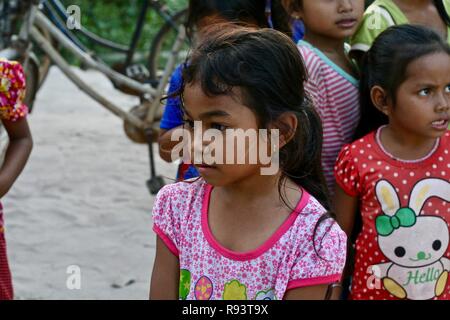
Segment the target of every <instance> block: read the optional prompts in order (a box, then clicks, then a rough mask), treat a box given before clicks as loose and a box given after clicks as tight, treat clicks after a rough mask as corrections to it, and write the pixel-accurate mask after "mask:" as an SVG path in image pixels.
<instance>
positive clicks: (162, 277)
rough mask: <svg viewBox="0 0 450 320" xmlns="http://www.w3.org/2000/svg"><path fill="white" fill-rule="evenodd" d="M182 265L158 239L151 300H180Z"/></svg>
mask: <svg viewBox="0 0 450 320" xmlns="http://www.w3.org/2000/svg"><path fill="white" fill-rule="evenodd" d="M179 278H180V264H179V261H178V258H177V257H176V256H174V254H173V253H172V252H170V250H169V249H168V248H167V246H166V245H165V244H164V242H163V241H162V240H161V239H160V238H159V237H157V240H156V257H155V264H154V265H153V272H152V280H151V285H150V299H151V300H178V292H179Z"/></svg>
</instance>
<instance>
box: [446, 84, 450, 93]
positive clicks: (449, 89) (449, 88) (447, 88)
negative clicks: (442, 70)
mask: <svg viewBox="0 0 450 320" xmlns="http://www.w3.org/2000/svg"><path fill="white" fill-rule="evenodd" d="M445 92H446V93H450V84H449V85H448V86H447V87H446V88H445Z"/></svg>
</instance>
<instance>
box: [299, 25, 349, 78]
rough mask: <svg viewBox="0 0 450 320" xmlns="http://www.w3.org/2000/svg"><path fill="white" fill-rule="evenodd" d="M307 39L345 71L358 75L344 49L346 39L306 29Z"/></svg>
mask: <svg viewBox="0 0 450 320" xmlns="http://www.w3.org/2000/svg"><path fill="white" fill-rule="evenodd" d="M305 41H307V42H309V43H310V44H312V45H313V46H314V47H316V48H317V49H319V50H320V51H322V53H323V54H325V55H326V56H327V58H328V59H330V60H331V61H333V62H334V63H335V64H336V65H338V66H339V67H341V68H342V69H343V70H344V71H345V72H347V73H348V74H350V75H352V76H356V74H355V72H354V70H353V68H352V65H351V63H350V60H349V58H348V57H347V54H346V53H345V50H344V44H345V40H344V39H335V38H330V37H326V36H323V35H319V34H315V33H312V32H308V31H306V34H305Z"/></svg>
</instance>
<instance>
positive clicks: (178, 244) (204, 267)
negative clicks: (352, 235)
mask: <svg viewBox="0 0 450 320" xmlns="http://www.w3.org/2000/svg"><path fill="white" fill-rule="evenodd" d="M212 189H213V187H212V186H211V185H208V184H207V183H206V182H205V181H204V180H203V179H199V180H197V181H195V182H179V183H176V184H171V185H167V186H165V187H164V188H163V189H161V191H160V192H159V193H158V195H157V197H156V201H155V204H154V208H153V220H154V226H153V230H154V231H155V232H156V234H157V235H158V236H159V237H160V239H161V240H162V241H163V242H164V243H165V244H166V245H167V247H168V248H169V250H170V251H171V252H172V253H173V254H174V255H176V256H177V257H178V259H179V263H180V269H181V270H180V282H179V298H180V299H189V300H193V299H196V300H210V299H212V300H219V299H223V300H252V299H254V300H275V299H279V300H280V299H283V297H284V295H285V293H286V291H288V290H290V289H294V288H300V287H306V286H313V285H320V284H329V283H334V282H337V281H340V279H341V275H342V271H343V268H344V264H345V257H346V236H345V234H344V232H343V231H342V230H341V229H340V228H339V226H338V225H337V224H336V223H335V222H334V221H333V220H331V219H328V220H325V221H324V222H322V223H321V224H320V225H319V227H318V228H317V231H316V236H315V248H314V246H313V240H312V238H313V233H314V228H315V226H316V224H317V222H318V219H319V218H320V217H321V216H322V215H323V214H324V213H325V209H324V208H323V207H322V206H321V205H320V203H319V202H318V201H317V200H316V199H314V198H313V197H312V196H310V195H309V194H308V193H307V192H306V191H303V196H302V198H301V199H300V201H299V203H298V204H297V206H296V208H295V210H294V211H293V212H292V214H291V215H290V216H289V218H288V219H287V220H286V221H285V222H284V223H283V225H282V226H281V227H280V228H279V229H278V230H277V231H276V232H275V233H274V234H273V235H272V236H271V237H270V238H269V239H268V240H267V241H266V242H265V243H264V244H263V245H262V246H261V247H259V248H258V249H256V250H254V251H251V252H246V253H240V252H233V251H231V250H229V249H227V248H225V247H223V246H222V245H221V244H220V243H218V242H217V240H216V239H215V238H214V235H213V234H212V232H211V230H210V228H209V225H208V207H209V199H210V195H211V191H212Z"/></svg>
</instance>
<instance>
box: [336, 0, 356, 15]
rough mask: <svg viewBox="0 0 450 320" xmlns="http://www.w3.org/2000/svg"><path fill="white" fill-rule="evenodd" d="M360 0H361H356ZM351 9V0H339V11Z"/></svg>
mask: <svg viewBox="0 0 450 320" xmlns="http://www.w3.org/2000/svg"><path fill="white" fill-rule="evenodd" d="M356 1H361V0H356ZM349 11H353V0H340V1H339V13H343V12H349Z"/></svg>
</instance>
